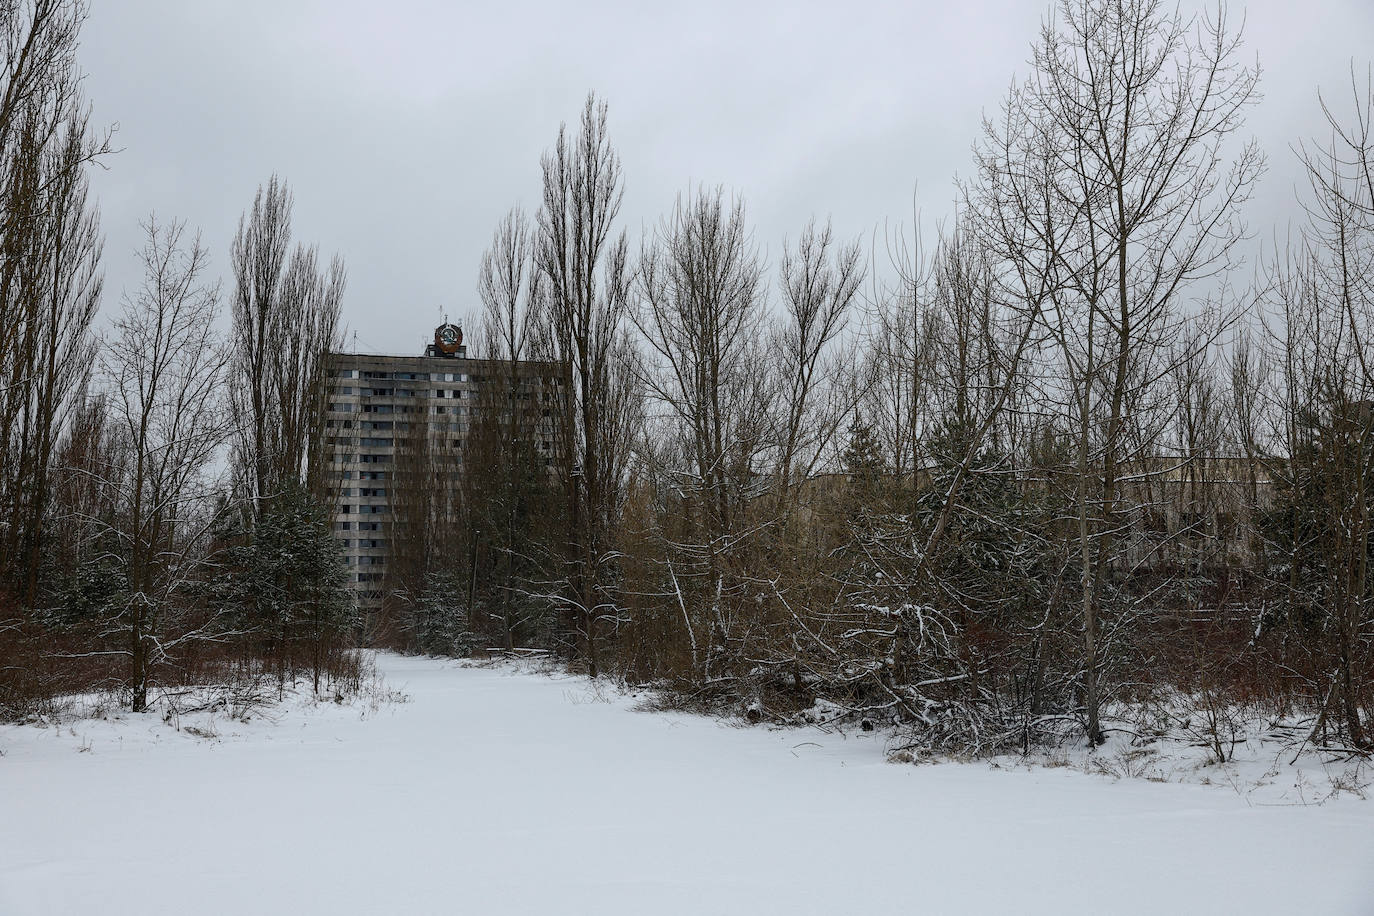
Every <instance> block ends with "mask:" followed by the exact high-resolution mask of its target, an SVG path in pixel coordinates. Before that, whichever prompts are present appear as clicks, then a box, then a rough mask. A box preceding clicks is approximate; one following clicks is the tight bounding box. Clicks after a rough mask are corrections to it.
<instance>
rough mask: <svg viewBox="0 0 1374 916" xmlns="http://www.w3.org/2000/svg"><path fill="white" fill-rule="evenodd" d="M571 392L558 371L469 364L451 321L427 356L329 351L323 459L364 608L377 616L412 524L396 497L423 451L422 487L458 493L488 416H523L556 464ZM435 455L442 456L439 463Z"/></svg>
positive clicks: (545, 366)
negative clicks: (560, 393) (563, 395)
mask: <svg viewBox="0 0 1374 916" xmlns="http://www.w3.org/2000/svg"><path fill="white" fill-rule="evenodd" d="M563 384H564V379H563V377H562V376H561V375H560V373H559V372H558V368H557V365H556V364H554V363H549V362H542V361H522V362H520V363H516V364H512V363H510V362H508V361H503V360H483V359H469V358H468V356H467V348H466V347H465V346H464V345H463V336H462V330H461V329H460V328H458V327H457V326H456V325H452V324H448V323H445V324H443V325H441V326H440V327H439V328H437V329H436V330H435V332H434V342H433V343H432V344H430V345H428V346H427V347H426V348H425V351H424V354H423V355H420V356H383V355H376V354H365V353H331V354H330V356H329V376H328V396H327V414H326V419H325V432H324V434H325V450H324V452H325V455H326V456H327V458H328V461H329V480H330V483H331V485H332V488H333V491H334V492H335V493H336V494H337V496H336V499H337V503H336V509H335V513H334V536H335V537H336V538H337V539H338V540H339V541H340V542H341V544H342V546H343V548H344V554H345V556H346V557H347V561H348V565H349V579H350V581H351V583H352V585H353V588H354V591H355V594H356V595H357V599H358V605H359V610H360V611H362V612H364V613H365V614H366V613H369V612H375V611H377V610H378V609H380V607H381V604H382V602H383V601H384V599H385V597H386V595H387V592H388V567H390V566H393V565H394V562H395V559H396V552H397V550H398V549H399V547H398V544H399V542H400V540H401V539H400V538H399V537H398V535H400V534H403V533H404V532H403V531H401V530H399V529H400V528H401V527H402V526H404V525H406V524H407V522H406V521H404V520H400V519H398V518H397V512H396V501H395V496H396V491H397V484H398V482H404V476H405V475H406V474H407V473H411V474H413V473H415V472H414V471H413V470H408V469H407V468H408V467H412V466H413V465H412V464H408V462H407V456H408V455H413V454H415V453H416V452H417V450H419V449H421V448H423V449H424V450H425V453H426V454H427V455H429V456H431V458H430V460H429V461H428V463H427V464H426V474H428V475H432V479H430V480H427V481H425V486H427V487H433V488H434V489H435V491H436V494H437V493H438V492H439V491H441V490H442V491H446V492H452V491H454V490H455V489H457V483H458V482H459V480H460V479H461V476H462V475H463V474H464V473H465V462H464V457H465V454H464V453H465V452H466V451H467V448H466V445H467V441H468V437H469V435H470V434H471V432H472V430H473V428H474V425H475V424H476V422H477V421H478V419H479V418H480V417H481V416H482V415H483V412H484V411H485V412H496V413H498V414H504V415H509V412H510V411H516V410H522V409H523V413H522V415H523V416H528V417H530V421H529V422H530V429H531V430H532V435H533V438H534V439H535V447H536V448H537V449H538V450H539V452H538V453H539V454H540V455H541V456H542V459H543V461H544V462H545V464H546V465H550V466H551V465H552V463H553V455H554V433H555V430H556V428H557V426H556V424H557V417H558V411H557V410H555V409H553V405H554V404H555V403H557V398H556V390H557V389H558V388H559V387H560V386H562V385H563ZM433 456H438V459H437V460H436V459H435V458H434V457H433Z"/></svg>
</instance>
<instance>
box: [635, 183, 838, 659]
mask: <svg viewBox="0 0 1374 916" xmlns="http://www.w3.org/2000/svg"><path fill="white" fill-rule="evenodd" d="M821 254H822V257H823V255H824V253H823V252H822V253H821ZM637 288H638V291H639V298H640V302H641V305H640V308H639V310H638V312H637V313H636V314H635V323H636V324H637V325H638V327H639V330H640V332H641V334H642V335H643V338H644V340H645V341H646V342H647V343H648V345H649V349H650V351H651V357H650V360H651V362H649V363H648V364H647V366H648V369H649V371H647V372H646V373H645V384H646V387H647V389H648V391H649V392H650V395H651V397H652V398H653V400H654V401H655V403H656V404H657V405H658V407H659V408H660V409H661V411H662V412H663V414H664V418H663V420H662V421H661V423H660V425H661V427H662V434H663V435H665V436H666V437H667V438H668V439H669V440H670V441H671V443H672V446H671V447H670V449H669V450H668V452H667V453H666V454H669V455H672V456H675V457H676V458H678V459H679V461H678V462H677V463H675V464H672V465H669V466H668V467H666V468H664V469H663V470H664V471H665V472H666V474H667V476H668V478H669V480H670V481H671V482H672V485H673V486H674V487H675V488H676V489H677V490H678V491H679V492H681V493H682V494H683V499H682V504H683V507H684V509H685V510H686V515H687V520H688V524H687V525H686V527H685V529H684V530H683V531H682V532H681V533H680V536H679V539H677V542H676V543H674V544H673V546H672V548H671V553H676V554H678V559H679V566H680V567H687V570H686V571H689V577H688V578H687V579H686V580H685V581H679V579H678V576H679V575H680V573H679V572H673V571H672V568H671V566H669V574H670V578H671V579H672V580H673V589H674V593H675V594H676V595H677V597H678V600H679V601H680V602H684V604H683V614H684V618H685V621H686V625H687V627H688V629H689V630H695V629H707V628H709V629H708V632H709V633H710V634H711V639H710V640H709V642H708V643H707V655H706V658H705V660H704V662H703V664H704V671H703V672H702V674H703V675H704V676H707V677H709V676H710V675H711V670H710V668H711V664H712V661H713V657H714V656H715V655H717V654H720V653H723V652H725V651H726V648H727V644H728V643H729V642H730V641H731V640H737V639H738V634H737V633H736V623H737V621H736V620H735V614H734V613H733V609H734V608H738V607H739V606H740V599H741V597H742V596H743V584H744V583H743V579H742V578H741V573H742V572H743V571H744V569H743V557H742V556H741V554H740V551H741V549H742V548H743V546H744V542H746V541H747V539H748V538H747V535H746V533H745V531H744V529H745V528H747V527H749V526H748V525H745V524H742V519H741V516H742V513H743V511H744V509H745V507H746V506H747V503H748V500H749V498H750V496H751V495H752V494H753V493H754V492H755V491H756V486H755V481H754V476H755V474H756V473H758V470H759V469H758V467H757V464H758V462H757V459H758V458H759V457H760V456H761V454H762V453H763V452H764V450H765V449H766V448H767V447H768V445H769V442H768V434H769V424H770V419H771V418H770V417H769V414H768V412H767V411H768V405H769V403H770V401H771V399H772V395H773V393H774V377H773V373H772V372H771V371H770V369H771V366H770V363H769V360H768V354H767V352H766V350H765V348H764V345H763V343H762V341H763V339H764V332H765V329H766V327H767V325H766V315H765V312H764V298H763V296H764V288H763V270H762V266H761V264H760V262H759V257H758V253H757V251H756V250H755V248H754V245H753V242H752V239H751V237H750V235H749V231H748V227H747V226H746V224H745V219H744V205H743V203H742V202H740V201H738V200H737V201H734V202H732V203H730V204H729V205H727V203H726V200H725V194H724V191H723V190H721V189H716V190H715V191H698V192H695V193H693V194H689V195H688V196H687V197H686V198H679V199H678V202H677V205H676V206H675V207H674V209H673V213H672V215H671V216H670V217H668V218H667V219H665V220H664V221H663V222H662V224H661V225H660V226H659V228H658V230H657V231H656V232H655V233H654V235H653V237H652V239H651V240H647V241H646V242H645V245H644V249H643V252H642V254H641V258H640V271H639V284H638V287H637ZM799 295H800V294H799ZM814 298H815V301H813V302H809V303H806V307H807V308H809V309H811V311H810V313H809V317H810V318H811V319H815V318H816V312H817V311H819V310H820V309H823V308H825V307H826V302H825V301H824V299H823V298H821V297H819V296H817V297H814ZM835 320H838V318H837V317H836V318H834V319H832V322H831V323H832V324H833V323H834V321H835ZM806 333H807V337H806V340H805V343H806V344H807V345H810V347H811V349H819V347H817V346H816V340H815V338H816V337H817V336H819V335H820V334H821V333H822V332H821V331H820V329H817V328H814V327H808V328H807V332H806ZM802 346H803V345H802V344H801V343H798V344H797V348H798V350H799V351H801V348H802ZM811 355H812V354H811V352H809V351H801V356H802V358H803V360H804V359H806V357H808V356H811ZM818 359H819V353H818V352H817V353H815V355H814V358H813V359H812V360H811V362H810V363H809V364H807V363H803V364H802V365H801V366H800V367H799V368H798V372H799V373H802V374H803V377H802V379H801V380H800V381H799V382H797V384H799V385H809V383H810V381H811V379H812V377H813V374H814V371H815V361H816V360H818ZM807 393H809V390H808V392H807ZM803 396H804V395H803ZM800 409H803V410H804V409H805V404H804V402H803V404H802V406H801V408H800ZM790 420H791V418H789V421H790ZM796 422H798V423H800V418H798V419H797V421H796ZM800 438H801V437H800V433H799V432H798V433H797V435H796V436H795V437H794V438H793V439H792V441H791V443H790V444H791V446H792V447H793V449H794V450H795V448H796V446H797V442H798V441H799V440H800ZM671 560H672V557H671V556H670V557H669V558H668V562H669V563H671ZM684 591H687V593H688V594H687V597H690V598H691V599H692V600H691V601H690V603H687V602H686V598H684ZM693 605H694V606H695V607H693ZM698 608H699V609H698ZM693 618H700V620H699V622H698V623H697V624H695V625H694V624H693Z"/></svg>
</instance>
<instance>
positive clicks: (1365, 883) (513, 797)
mask: <svg viewBox="0 0 1374 916" xmlns="http://www.w3.org/2000/svg"><path fill="white" fill-rule="evenodd" d="M378 666H379V668H380V669H381V671H382V673H383V674H384V676H385V677H386V679H387V683H388V684H389V686H390V687H392V688H394V689H399V690H401V691H403V692H404V693H405V694H406V695H408V700H406V701H405V702H389V703H382V704H380V705H377V704H375V703H373V704H367V703H361V702H360V703H355V704H352V705H349V704H345V705H341V706H340V705H335V704H332V703H309V702H305V701H304V700H296V701H294V702H291V701H288V703H286V704H285V705H283V706H282V707H280V708H278V709H277V710H276V711H275V712H273V713H272V715H271V716H270V717H266V718H254V719H252V720H250V721H249V722H247V723H243V722H239V721H235V720H232V719H229V718H227V717H225V716H223V715H220V716H217V717H216V716H210V715H208V714H205V715H202V716H200V717H198V718H194V722H193V720H192V718H183V719H182V720H181V721H180V723H175V722H173V723H170V724H169V723H164V722H163V720H162V719H161V718H160V717H157V716H134V715H124V716H122V717H120V718H118V719H117V720H112V721H101V720H84V721H79V722H71V723H67V724H64V725H62V726H61V727H56V726H48V727H37V726H32V725H30V726H10V727H5V728H3V729H0V751H2V752H3V755H4V756H2V757H0V913H3V914H6V916H26V914H42V913H85V912H92V913H94V912H99V913H105V914H119V913H140V914H151V913H176V914H181V913H191V912H195V913H291V914H306V913H328V914H349V913H458V912H465V913H498V912H499V913H539V914H548V913H589V912H597V913H634V914H645V913H848V912H861V911H862V912H897V911H901V912H924V913H989V912H1017V913H1242V914H1261V913H1284V914H1292V913H1296V912H1311V913H1324V914H1341V913H1349V914H1355V913H1365V914H1368V913H1371V912H1374V802H1364V801H1360V800H1358V799H1355V798H1351V797H1349V796H1348V795H1347V796H1342V797H1338V798H1335V799H1331V800H1329V801H1327V802H1326V803H1324V804H1321V805H1298V804H1267V803H1265V804H1262V803H1256V802H1255V800H1254V798H1253V797H1247V796H1246V795H1245V794H1243V793H1239V792H1236V791H1233V790H1232V789H1230V788H1226V787H1224V786H1216V785H1213V786H1200V785H1180V784H1166V783H1156V782H1150V781H1147V780H1144V779H1121V780H1112V779H1108V778H1104V777H1101V776H1092V775H1086V774H1084V773H1082V772H1077V771H1075V770H1074V769H1072V768H1070V767H1061V768H1045V767H1036V768H1013V769H1007V768H1001V769H998V768H994V767H990V766H989V765H987V764H984V763H967V764H953V763H947V764H940V765H901V764H892V763H887V762H885V755H884V741H885V739H884V738H883V737H882V736H881V735H878V734H876V733H873V734H865V733H855V734H851V735H849V736H848V737H845V736H842V735H838V734H831V733H826V732H822V731H820V730H817V729H781V730H770V729H765V728H758V727H755V728H743V727H739V726H737V725H734V724H731V723H728V722H724V721H720V720H716V719H711V718H703V717H694V716H689V715H682V714H665V713H658V712H642V711H636V710H634V706H635V705H636V702H637V701H636V699H635V698H634V697H631V696H626V695H621V694H617V693H615V692H614V691H609V690H605V689H598V688H593V687H592V686H591V685H590V684H589V683H588V682H587V681H585V680H582V679H579V678H572V677H566V676H565V677H549V676H544V675H539V674H534V673H530V672H528V671H523V670H519V669H516V668H512V667H509V666H507V667H497V668H481V667H469V666H464V665H461V664H458V663H454V662H444V661H438V660H433V659H419V658H402V657H398V656H391V655H382V656H380V657H379V658H378ZM177 724H180V726H181V727H180V729H178V728H176V727H175V726H176V725H177ZM188 727H192V728H194V729H195V730H196V731H198V732H201V733H202V735H197V734H195V733H194V732H191V731H188V730H187V729H188ZM204 735H210V736H211V737H208V738H207V737H204Z"/></svg>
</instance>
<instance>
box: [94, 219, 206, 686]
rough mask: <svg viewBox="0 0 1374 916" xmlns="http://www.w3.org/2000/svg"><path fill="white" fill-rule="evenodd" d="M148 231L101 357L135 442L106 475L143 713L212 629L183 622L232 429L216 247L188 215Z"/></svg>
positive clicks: (122, 428)
mask: <svg viewBox="0 0 1374 916" xmlns="http://www.w3.org/2000/svg"><path fill="white" fill-rule="evenodd" d="M144 229H145V231H146V233H147V242H146V244H145V246H144V249H143V251H142V253H141V257H142V260H143V266H144V271H145V279H144V284H143V287H142V288H141V289H140V290H139V291H138V292H137V293H135V294H133V295H132V296H128V297H126V298H125V300H124V303H123V308H122V310H121V312H120V314H119V316H118V317H117V318H116V319H115V320H114V322H113V338H112V339H111V340H110V341H109V342H108V344H107V346H106V347H105V348H104V350H103V355H102V365H103V367H104V371H105V374H106V376H107V377H108V379H109V385H110V389H111V391H112V393H113V396H112V399H111V411H112V417H113V420H114V423H115V426H116V428H117V429H118V430H119V435H120V437H121V438H122V439H123V440H124V441H125V442H126V443H127V448H128V457H127V459H126V470H127V473H126V474H125V475H123V476H122V477H121V478H120V479H118V480H117V481H108V482H109V483H114V484H115V485H116V486H117V487H118V489H119V493H120V498H119V503H120V505H121V506H122V511H121V512H120V513H119V515H118V516H117V517H116V521H115V522H114V526H115V530H114V531H113V532H112V534H113V535H114V537H113V538H112V539H111V540H112V543H113V544H114V545H115V546H114V548H113V549H114V550H115V552H116V554H117V559H118V563H119V566H120V568H121V570H122V572H123V578H124V590H123V592H124V594H123V600H122V601H120V602H119V606H118V607H116V608H112V609H111V611H112V615H111V617H110V620H109V623H108V628H107V633H108V634H109V635H111V636H114V637H115V639H116V641H117V643H122V645H121V646H120V647H119V648H118V649H115V650H113V651H115V652H117V653H120V654H122V655H124V656H126V657H127V659H128V664H129V668H128V675H127V680H126V686H127V687H128V689H129V690H130V692H131V694H132V703H133V709H134V711H135V712H140V711H142V710H143V709H144V708H146V706H147V702H148V687H149V682H150V679H151V677H152V675H153V672H154V671H155V670H156V669H157V668H158V666H160V665H162V664H165V663H167V662H168V661H170V660H172V659H174V658H175V653H176V651H177V649H178V647H179V646H180V645H182V644H183V643H184V642H186V641H187V640H190V639H193V638H202V637H206V636H208V635H211V634H210V633H209V631H207V630H206V629H205V628H204V627H203V626H197V627H193V628H190V629H182V628H178V627H177V626H176V625H175V624H176V616H177V615H178V613H179V612H182V611H184V609H185V603H187V602H188V601H189V597H188V595H187V594H186V591H187V588H188V586H189V585H191V584H192V582H193V580H194V578H195V576H196V574H197V573H198V572H199V571H200V570H201V569H202V568H203V566H204V564H205V563H206V562H207V556H208V551H207V550H206V543H205V535H206V533H207V532H208V531H209V528H210V526H211V524H212V523H213V521H214V520H215V517H216V516H215V513H214V511H213V510H212V506H213V500H214V496H215V494H216V492H217V488H216V487H215V481H214V479H213V477H212V476H211V471H212V470H213V461H214V458H215V456H216V453H217V451H218V449H219V447H220V445H221V444H222V443H223V442H224V441H225V438H226V435H227V432H228V424H227V422H226V421H227V416H226V413H225V410H224V407H225V404H224V401H223V388H222V382H223V377H224V376H223V369H224V365H225V351H224V348H223V346H222V345H221V343H220V341H219V340H218V338H217V337H216V329H215V322H216V318H217V313H218V310H219V287H218V284H212V283H210V282H209V281H208V280H207V279H206V277H205V273H206V271H207V268H208V256H207V255H206V252H205V249H204V247H202V245H201V243H200V239H199V238H198V237H196V238H190V239H188V238H187V237H186V229H185V225H184V224H182V223H177V222H172V223H170V224H166V225H161V224H159V223H158V222H157V220H156V218H155V217H149V219H148V221H147V223H145V224H144Z"/></svg>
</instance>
